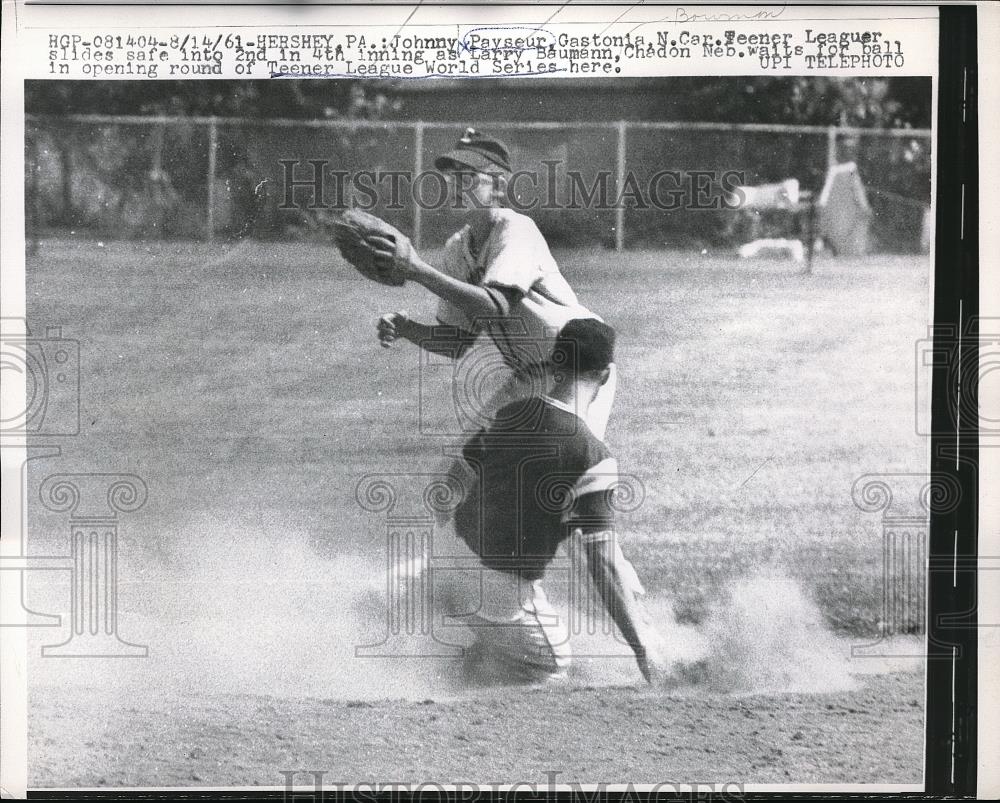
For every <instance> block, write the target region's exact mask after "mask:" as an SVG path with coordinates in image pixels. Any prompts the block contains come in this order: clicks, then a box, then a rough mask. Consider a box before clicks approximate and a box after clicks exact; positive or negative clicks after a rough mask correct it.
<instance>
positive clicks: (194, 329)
mask: <svg viewBox="0 0 1000 803" xmlns="http://www.w3.org/2000/svg"><path fill="white" fill-rule="evenodd" d="M558 258H559V260H560V263H561V264H562V265H563V267H564V270H565V272H566V273H567V274H568V276H569V277H570V279H571V281H572V282H573V284H574V285H575V287H576V288H577V290H578V293H579V295H580V296H581V298H582V299H583V300H584V301H585V302H586V303H588V304H589V305H590V306H591V307H592V308H593V309H595V310H597V311H599V312H600V313H601V314H602V315H603V316H604V317H605V318H606V319H607V320H608V321H609V322H610V323H611V324H613V325H614V326H615V327H616V328H617V329H618V331H619V332H620V333H621V335H620V345H619V363H620V368H621V380H620V386H619V392H618V396H617V399H616V406H615V409H614V412H613V415H612V420H611V424H610V427H609V431H608V441H609V443H610V445H611V447H612V449H613V450H614V451H615V453H616V454H617V455H618V456H619V462H620V464H621V467H622V470H623V471H626V472H629V473H631V474H633V475H635V476H636V477H638V478H639V479H640V480H641V482H642V483H643V485H644V487H645V490H646V499H645V503H644V504H643V505H642V506H641V507H640V508H639V509H638V510H637V511H636V512H635V513H634V514H632V515H631V516H629V517H628V519H627V520H623V522H622V527H623V533H624V534H625V535H626V536H627V537H628V538H629V539H630V541H631V544H632V546H631V549H632V554H634V555H635V557H636V560H637V563H638V564H639V565H640V566H641V567H642V571H643V576H644V577H645V578H648V583H649V584H650V585H651V586H652V588H654V589H657V590H663V591H667V592H669V594H670V595H671V596H672V597H674V598H675V601H676V605H677V608H678V613H679V614H680V615H681V616H682V618H684V617H697V616H698V615H699V612H700V611H701V610H702V609H703V607H704V604H705V601H706V599H708V598H711V597H712V596H714V595H716V594H717V593H718V590H719V587H720V586H721V585H723V584H725V583H726V581H727V578H731V577H732V576H734V575H739V574H740V573H741V572H743V571H744V570H745V569H746V567H747V566H749V565H756V564H757V563H759V562H760V561H762V560H770V559H773V560H776V561H780V562H781V563H782V564H783V565H784V566H785V567H787V568H788V570H789V571H791V572H792V573H793V574H795V575H796V576H799V577H802V578H803V579H804V580H805V581H806V585H807V586H808V587H809V588H810V589H812V590H813V591H814V593H815V595H816V598H817V600H818V601H819V603H820V605H821V608H822V610H823V611H824V613H825V614H826V616H827V618H828V620H829V622H830V623H831V624H832V625H833V626H834V627H836V628H838V629H841V630H844V631H846V632H850V633H854V634H858V635H872V634H873V633H874V632H875V631H876V625H877V623H878V621H879V619H880V618H881V615H882V611H881V587H882V574H881V572H882V568H881V549H882V544H881V524H880V521H879V520H878V517H877V516H873V515H872V514H871V513H865V512H863V511H861V510H859V509H857V508H856V507H855V506H854V504H853V503H852V501H851V486H852V483H853V482H854V480H855V479H856V478H857V477H859V476H860V475H862V474H865V473H882V472H920V471H923V470H924V467H925V466H926V462H927V461H926V441H925V439H923V438H921V437H919V436H917V435H916V434H915V431H914V399H915V387H914V344H915V342H916V341H917V340H918V339H919V338H921V337H922V336H923V335H924V334H925V332H926V326H925V319H926V316H927V309H928V301H927V299H928V289H927V278H926V274H927V271H926V270H925V269H924V267H925V262H924V260H922V259H919V258H911V257H893V256H886V257H878V258H871V259H868V260H865V261H849V260H829V261H820V262H819V264H818V266H817V269H816V272H815V275H813V276H808V277H806V276H801V275H796V267H795V266H794V265H793V264H792V263H784V262H773V263H753V262H746V263H744V262H738V261H736V260H733V259H731V258H729V257H723V256H720V257H715V256H711V255H705V256H702V255H698V254H688V253H669V252H629V253H626V254H625V255H622V256H619V255H616V254H614V253H610V252H593V251H585V252H563V253H560V254H558ZM338 259H339V258H338ZM28 299H29V301H28V304H29V313H30V316H29V317H30V323H31V324H33V325H34V327H35V328H36V329H38V328H39V327H44V326H45V325H52V324H61V325H62V326H63V334H64V336H67V337H72V338H75V339H77V340H79V341H80V344H81V352H82V358H81V361H82V367H81V386H82V390H81V409H82V433H81V435H80V436H79V437H78V438H75V439H73V440H72V442H71V443H68V444H67V448H65V449H64V452H65V455H66V457H65V459H64V461H63V463H66V462H67V461H69V462H73V463H77V464H79V466H81V467H89V468H90V470H98V469H103V470H109V471H110V470H119V469H120V470H129V471H133V472H135V473H138V474H140V475H141V476H142V477H143V478H144V479H145V480H146V481H147V482H148V483H149V484H150V488H151V493H150V501H149V504H148V506H147V508H146V510H145V511H144V513H143V515H142V521H141V522H140V525H147V526H150V528H151V530H153V531H156V532H157V533H159V534H160V535H158V536H156V537H153V538H149V539H142V540H141V542H140V543H139V544H137V545H136V546H139V547H140V549H141V550H142V551H143V558H145V557H146V553H147V552H148V553H151V554H150V557H152V558H156V559H159V561H162V562H163V563H164V565H169V564H170V562H171V560H172V559H174V558H177V557H178V554H177V552H178V550H183V549H184V548H185V547H186V546H187V545H188V544H189V543H190V541H188V540H187V539H183V538H179V537H178V535H177V534H179V533H182V532H183V531H184V528H185V523H186V522H191V521H203V520H206V519H207V520H212V521H229V522H232V527H233V530H234V536H235V535H236V533H237V532H238V531H239V530H240V528H241V527H247V526H249V527H250V529H252V530H254V531H257V530H260V531H263V532H265V533H266V532H267V531H268V525H267V523H268V522H282V523H283V525H282V524H277V525H276V526H275V527H274V530H273V531H271V532H270V535H271V536H273V537H276V538H277V537H281V530H282V527H283V526H284V527H287V528H288V529H289V530H291V531H294V532H295V533H307V534H308V539H309V541H310V543H311V545H312V546H313V547H315V548H316V549H317V551H318V552H319V553H320V554H324V555H336V554H344V553H350V554H371V548H372V546H373V543H374V544H377V545H378V546H379V548H381V544H378V539H377V538H375V539H372V538H370V537H368V536H369V534H371V533H377V532H378V529H377V528H378V526H379V522H378V521H377V520H375V517H373V516H372V515H371V514H369V513H366V512H364V511H363V510H361V509H360V507H359V505H358V504H357V503H356V502H355V501H354V498H353V489H354V486H355V484H356V482H357V480H358V478H359V477H360V476H361V475H362V474H364V473H367V472H371V471H391V472H400V473H405V472H407V471H428V470H433V469H434V468H435V467H436V462H435V461H434V460H433V459H432V458H433V455H435V454H439V453H440V451H441V449H442V447H443V446H444V445H447V444H453V443H455V442H456V439H455V438H454V437H452V438H449V437H442V436H436V435H433V434H431V435H427V434H421V433H420V432H419V431H418V426H417V424H418V420H422V421H424V423H425V424H426V423H427V422H430V425H429V426H427V427H425V429H431V430H433V431H435V432H438V431H441V430H442V426H441V424H443V423H444V421H445V416H446V414H447V405H448V388H449V380H448V376H447V372H446V371H444V370H441V369H440V368H436V369H434V370H428V369H427V368H426V367H425V369H424V375H423V377H422V378H421V377H420V370H421V369H420V363H419V356H418V352H417V350H416V349H415V348H413V347H408V346H403V347H401V348H399V349H397V350H394V351H391V352H387V351H383V350H382V349H380V348H379V347H378V346H377V344H376V342H375V338H374V321H375V319H376V318H377V316H378V315H379V314H381V313H383V312H386V311H391V310H395V309H399V308H405V309H407V310H409V311H410V312H411V314H413V315H414V316H420V315H422V316H423V317H424V318H425V319H426V320H430V319H432V312H433V304H432V303H431V301H430V299H429V298H428V297H427V294H426V293H425V291H422V290H421V289H419V288H417V289H413V290H411V289H409V288H405V289H403V290H399V291H394V290H391V289H385V288H379V287H376V286H373V285H371V284H368V283H365V282H362V281H360V280H358V279H357V278H356V277H355V276H354V275H353V273H352V272H350V271H348V270H346V269H344V267H343V266H342V264H341V263H339V261H337V262H335V261H334V260H332V259H331V256H330V254H329V253H328V252H327V251H325V250H323V249H320V248H315V247H308V246H293V245H276V244H275V245H272V244H253V245H241V246H236V247H230V248H226V247H221V246H216V247H206V246H203V245H188V244H173V243H154V244H131V243H108V244H106V245H104V246H102V247H99V246H98V245H97V244H95V243H94V242H81V243H75V242H72V241H52V242H47V243H45V244H44V247H43V248H42V251H41V254H40V255H39V256H38V257H36V258H34V259H33V260H32V261H31V262H30V264H29V269H28ZM421 380H422V382H423V387H424V391H425V392H424V394H423V396H424V399H423V409H422V410H421V409H420V404H421V400H420V394H419V393H418V386H419V385H420V381H421ZM458 440H459V442H460V440H461V439H460V438H459V439H458ZM39 470H40V471H44V470H45V468H44V466H42V464H39ZM39 535H42V536H44V533H40V534H39ZM155 562H156V561H154V563H155Z"/></svg>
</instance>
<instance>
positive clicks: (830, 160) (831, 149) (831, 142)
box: [826, 125, 837, 173]
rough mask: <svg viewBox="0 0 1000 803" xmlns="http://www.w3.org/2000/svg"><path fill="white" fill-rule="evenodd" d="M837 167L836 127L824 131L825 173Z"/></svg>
mask: <svg viewBox="0 0 1000 803" xmlns="http://www.w3.org/2000/svg"><path fill="white" fill-rule="evenodd" d="M836 166H837V126H835V125H832V126H830V127H829V128H828V129H826V172H827V173H829V172H830V171H831V170H833V168H835V167H836Z"/></svg>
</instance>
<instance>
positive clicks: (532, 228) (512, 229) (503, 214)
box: [496, 209, 544, 240]
mask: <svg viewBox="0 0 1000 803" xmlns="http://www.w3.org/2000/svg"><path fill="white" fill-rule="evenodd" d="M496 225H497V226H498V227H499V228H500V231H502V232H505V233H511V234H521V235H528V236H530V237H532V238H535V237H538V238H541V239H543V240H544V238H543V237H542V232H541V231H540V230H539V229H538V225H537V224H536V223H535V221H533V220H532V219H531V218H530V217H528V216H527V215H522V214H521V213H520V212H515V211H514V210H513V209H500V210H499V211H498V215H497V223H496Z"/></svg>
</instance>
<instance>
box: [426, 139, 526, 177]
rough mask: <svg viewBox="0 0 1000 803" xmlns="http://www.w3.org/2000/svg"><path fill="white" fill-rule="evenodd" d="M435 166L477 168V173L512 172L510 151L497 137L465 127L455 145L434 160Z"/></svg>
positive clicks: (444, 169) (459, 168)
mask: <svg viewBox="0 0 1000 803" xmlns="http://www.w3.org/2000/svg"><path fill="white" fill-rule="evenodd" d="M434 167H436V168H437V169H438V170H441V171H449V170H458V171H462V170H475V171H476V172H477V173H498V172H504V173H509V172H510V152H509V151H508V150H507V146H506V145H504V144H503V143H502V142H501V141H500V140H498V139H496V138H495V137H491V136H489V135H488V134H483V133H481V132H479V131H476V129H474V128H467V129H465V133H464V134H462V138H461V139H459V141H458V143H457V144H456V145H455V147H454V148H453V149H452V150H450V151H448V152H447V153H445V154H443V155H441V156H439V157H438V158H437V159H435V160H434Z"/></svg>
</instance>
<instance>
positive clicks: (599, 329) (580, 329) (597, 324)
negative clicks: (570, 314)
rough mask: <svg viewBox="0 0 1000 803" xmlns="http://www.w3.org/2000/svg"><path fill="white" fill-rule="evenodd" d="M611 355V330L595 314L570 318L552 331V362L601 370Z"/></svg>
mask: <svg viewBox="0 0 1000 803" xmlns="http://www.w3.org/2000/svg"><path fill="white" fill-rule="evenodd" d="M614 359H615V330H614V329H612V328H611V327H610V326H608V325H607V324H606V323H604V322H603V321H599V320H597V319H596V318H574V319H573V320H571V321H569V322H568V323H567V324H566V325H565V326H563V328H562V329H561V330H560V331H559V334H558V335H556V340H555V345H554V346H553V349H552V363H553V365H554V366H559V367H562V366H566V367H569V366H572V367H573V368H574V369H575V370H576V371H579V372H588V371H603V370H604V369H605V368H607V367H608V366H609V365H610V364H611V363H612V362H614Z"/></svg>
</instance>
